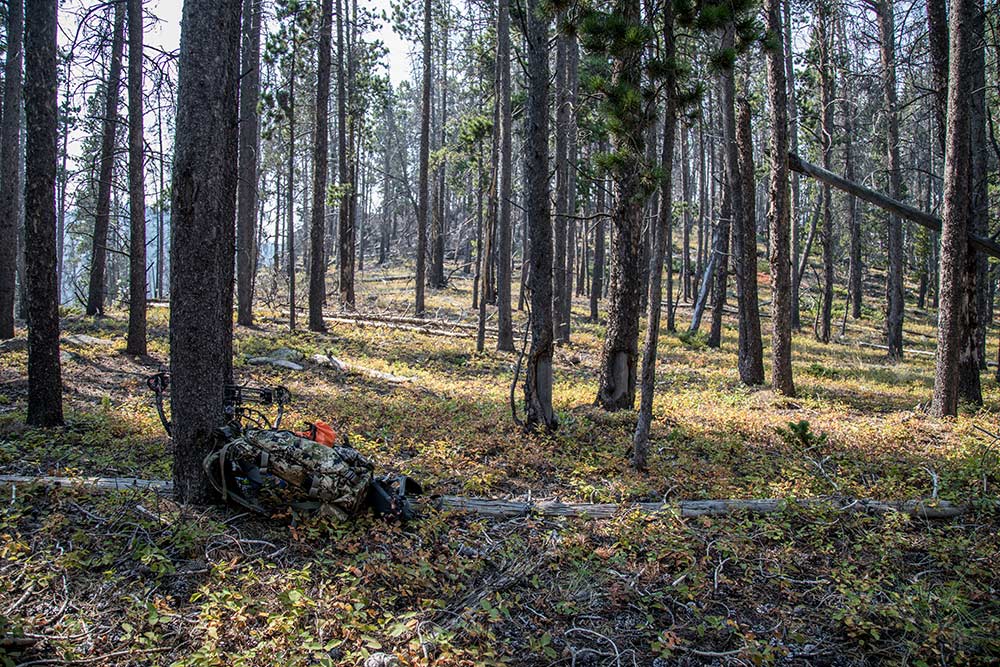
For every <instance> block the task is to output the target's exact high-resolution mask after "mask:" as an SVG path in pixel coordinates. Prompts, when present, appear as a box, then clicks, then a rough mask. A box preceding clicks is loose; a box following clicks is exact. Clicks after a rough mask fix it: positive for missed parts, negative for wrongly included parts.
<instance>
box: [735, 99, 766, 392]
mask: <svg viewBox="0 0 1000 667" xmlns="http://www.w3.org/2000/svg"><path fill="white" fill-rule="evenodd" d="M736 146H737V149H738V157H739V160H738V165H737V172H738V173H739V186H738V187H740V188H741V190H742V193H741V194H742V206H743V210H742V212H741V213H739V214H738V215H736V216H735V221H736V222H737V223H738V227H736V228H735V229H734V232H733V239H734V243H733V249H734V252H735V255H736V282H737V284H738V285H739V343H738V345H739V355H738V361H737V365H738V367H739V371H740V379H741V380H742V381H743V382H744V383H745V384H748V385H751V386H756V385H761V384H764V346H763V343H762V342H761V336H760V309H759V308H760V307H759V306H758V301H759V299H758V293H757V215H756V209H757V203H756V201H757V196H756V195H757V192H756V190H757V186H756V184H755V183H754V164H753V135H752V134H751V127H750V102H749V100H747V99H746V98H743V99H741V100H740V103H739V120H738V121H737V127H736ZM736 239H739V241H738V242H735V240H736Z"/></svg>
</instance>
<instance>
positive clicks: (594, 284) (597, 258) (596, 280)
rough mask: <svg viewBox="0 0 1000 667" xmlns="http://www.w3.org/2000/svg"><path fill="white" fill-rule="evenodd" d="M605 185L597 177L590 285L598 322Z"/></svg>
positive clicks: (594, 317)
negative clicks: (592, 269)
mask: <svg viewBox="0 0 1000 667" xmlns="http://www.w3.org/2000/svg"><path fill="white" fill-rule="evenodd" d="M599 150H600V151H601V152H602V153H603V152H606V151H607V147H606V146H605V142H604V140H603V139H602V141H601V145H600V147H599ZM605 186H606V180H605V179H604V178H603V177H602V178H599V179H597V181H596V182H595V187H596V188H597V216H598V217H597V224H596V225H595V226H594V271H593V273H592V275H591V285H590V321H591V322H597V321H598V320H599V317H598V312H597V304H598V302H599V301H600V300H601V295H602V294H603V292H604V237H605V236H606V234H607V232H606V230H605V227H606V226H607V217H606V213H607V212H606V211H605V205H604V202H605Z"/></svg>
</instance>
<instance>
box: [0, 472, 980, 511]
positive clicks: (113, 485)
mask: <svg viewBox="0 0 1000 667" xmlns="http://www.w3.org/2000/svg"><path fill="white" fill-rule="evenodd" d="M32 484H39V485H42V486H68V487H82V488H88V489H93V490H96V491H116V490H126V489H153V490H155V491H157V492H160V493H164V494H171V493H173V483H171V482H169V481H166V480H146V479H134V478H129V477H126V478H117V477H78V478H73V477H30V476H25V475H0V487H2V486H17V485H32ZM429 502H431V503H433V504H434V505H435V506H437V507H439V508H441V509H450V510H458V511H465V512H472V513H474V514H482V515H484V516H496V517H516V516H527V515H532V514H535V515H541V516H552V517H559V516H564V517H581V518H590V519H607V518H610V517H613V516H615V515H617V514H618V513H619V512H623V511H630V510H634V511H638V512H641V513H643V514H672V515H677V516H683V517H697V516H724V515H727V514H735V513H740V512H747V513H750V514H770V513H774V512H782V511H784V510H785V509H786V508H787V507H788V504H789V503H795V504H796V505H799V506H802V507H816V506H820V507H822V506H828V507H829V506H832V507H834V508H835V509H836V510H837V511H841V512H873V513H876V514H886V513H890V512H898V513H902V514H908V515H910V516H913V517H919V518H923V519H951V518H954V517H956V516H961V515H962V514H965V513H966V512H968V511H969V509H970V506H969V505H964V504H955V503H950V502H948V501H946V500H938V501H933V500H932V501H926V500H886V501H882V500H872V499H865V498H859V499H853V500H852V499H843V498H801V499H797V500H784V499H778V498H765V499H760V500H739V499H736V500H733V499H726V500H682V501H679V502H675V503H632V504H629V503H622V504H618V503H562V502H559V501H555V500H550V501H538V502H517V501H512V500H494V499H491V498H466V497H463V496H438V497H437V498H433V499H430V500H429ZM993 502H996V501H993Z"/></svg>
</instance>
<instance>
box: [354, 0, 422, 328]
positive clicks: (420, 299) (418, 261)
mask: <svg viewBox="0 0 1000 667" xmlns="http://www.w3.org/2000/svg"><path fill="white" fill-rule="evenodd" d="M346 5H347V0H343V1H342V0H337V166H338V173H339V174H340V186H341V187H345V186H346V185H347V184H348V183H350V180H351V174H350V167H349V166H348V165H349V158H350V155H349V154H348V149H347V134H348V131H347V125H348V119H347V85H346V84H347V78H348V76H347V73H346V70H345V69H344V55H345V54H346V52H347V45H346V42H345V41H344V37H345V36H344V13H345V12H346ZM337 220H338V231H337V241H338V243H337V252H338V258H339V261H340V276H339V277H340V280H339V285H340V287H339V291H340V307H341V308H342V309H345V310H353V309H354V305H355V301H354V229H353V228H352V224H351V223H352V216H351V193H350V192H346V191H345V192H343V193H342V194H341V196H340V202H339V206H338V209H337ZM417 263H418V268H419V266H420V260H419V258H418V260H417ZM417 282H418V283H421V284H419V285H417V294H418V295H419V297H418V299H419V301H420V303H422V302H423V289H424V288H423V284H422V282H421V280H418V281H417ZM419 310H420V309H418V311H419Z"/></svg>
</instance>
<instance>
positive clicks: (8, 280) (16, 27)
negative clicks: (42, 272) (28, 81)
mask: <svg viewBox="0 0 1000 667" xmlns="http://www.w3.org/2000/svg"><path fill="white" fill-rule="evenodd" d="M23 37H24V4H23V2H22V0H9V2H8V3H7V61H6V64H5V65H4V75H3V76H4V79H3V120H2V121H0V340H5V339H7V338H13V337H14V294H15V293H16V290H15V279H14V278H15V275H16V274H17V247H18V243H17V236H18V230H17V228H18V224H17V223H18V220H19V219H20V217H21V216H20V212H21V179H20V170H21V95H22V93H23V91H22V90H21V72H22V69H21V67H22V65H21V58H22V56H23V53H22V49H21V42H22V39H23Z"/></svg>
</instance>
